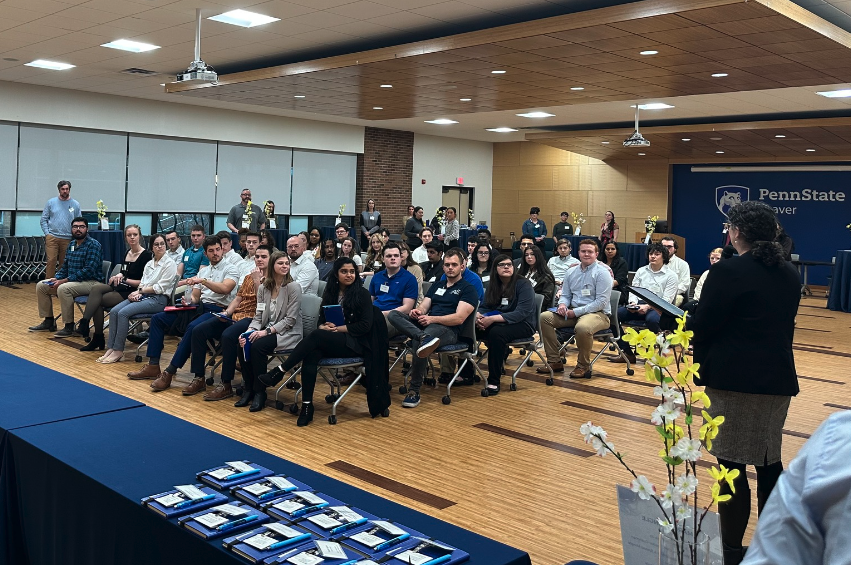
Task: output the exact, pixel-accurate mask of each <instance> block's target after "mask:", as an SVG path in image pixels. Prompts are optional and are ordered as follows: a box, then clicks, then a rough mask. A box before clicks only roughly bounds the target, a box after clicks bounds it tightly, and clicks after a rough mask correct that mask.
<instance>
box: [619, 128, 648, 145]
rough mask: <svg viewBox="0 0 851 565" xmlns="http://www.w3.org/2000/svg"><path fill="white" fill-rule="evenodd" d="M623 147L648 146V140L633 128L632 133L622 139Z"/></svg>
mask: <svg viewBox="0 0 851 565" xmlns="http://www.w3.org/2000/svg"><path fill="white" fill-rule="evenodd" d="M623 146H624V147H650V142H649V141H647V140H646V139H644V136H643V135H641V132H639V131H638V130H635V131H634V132H632V135H630V136H629V137H627V138H626V139H624V140H623Z"/></svg>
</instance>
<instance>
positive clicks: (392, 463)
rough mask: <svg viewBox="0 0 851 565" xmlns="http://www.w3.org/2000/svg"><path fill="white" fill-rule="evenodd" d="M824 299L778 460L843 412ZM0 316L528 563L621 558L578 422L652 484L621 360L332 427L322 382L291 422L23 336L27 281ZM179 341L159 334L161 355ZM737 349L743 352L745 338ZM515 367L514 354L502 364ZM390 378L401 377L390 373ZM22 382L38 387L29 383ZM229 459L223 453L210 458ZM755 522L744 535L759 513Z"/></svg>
mask: <svg viewBox="0 0 851 565" xmlns="http://www.w3.org/2000/svg"><path fill="white" fill-rule="evenodd" d="M824 304H825V300H824V299H823V298H811V297H808V298H805V299H804V300H803V302H802V306H804V307H803V308H802V309H801V318H799V320H798V321H799V324H800V325H801V326H803V327H801V328H799V331H798V332H796V336H795V343H796V345H795V356H796V362H797V368H798V372H799V374H801V375H803V376H805V377H806V378H802V379H801V380H800V387H801V393H800V394H799V395H798V396H797V397H796V398H795V399H793V401H792V405H791V409H790V413H789V417H788V419H787V422H786V430H787V434H786V435H784V438H783V455H784V457H783V459H784V461H785V462H786V463H788V462H789V461H790V460H791V459H792V458H793V457H794V456H795V454H796V453H797V452H798V450H799V449H800V447H801V446H802V445H803V444H804V442H805V441H806V437H808V435H809V434H811V433H812V432H813V431H814V430H815V429H816V428H817V427H818V425H819V423H821V422H822V421H823V420H824V418H826V417H827V416H828V415H829V414H831V413H833V412H836V411H838V410H843V409H848V408H849V407H851V379H849V377H848V369H847V368H848V365H847V364H846V363H847V359H846V357H851V344H849V342H848V336H849V326H851V315H849V314H843V313H837V312H831V311H829V310H826V309H824ZM0 311H2V313H3V318H4V323H3V324H2V325H0V349H2V350H4V351H7V352H9V353H13V354H15V355H18V356H20V357H23V358H25V359H29V360H31V361H34V362H36V363H38V364H40V365H43V366H45V367H49V368H51V369H54V370H57V371H60V372H63V373H65V374H68V375H71V376H73V377H76V378H78V379H81V380H84V381H87V382H90V383H93V384H96V385H98V386H101V387H103V388H105V389H108V390H112V391H114V392H117V393H119V394H123V395H125V396H128V397H130V398H134V399H137V400H139V401H141V402H144V403H146V404H148V405H149V406H152V407H154V408H157V409H160V410H163V411H165V412H168V413H170V414H173V415H175V416H177V417H179V418H182V419H184V420H187V421H190V422H193V423H195V424H198V425H201V426H204V427H206V428H208V429H210V430H213V431H216V432H219V433H222V434H224V435H227V436H229V437H231V438H234V439H236V440H239V441H242V442H245V443H247V444H250V445H252V446H254V447H257V448H260V449H263V450H266V451H268V452H270V453H273V454H275V455H278V456H281V457H284V458H287V459H289V460H292V461H294V462H297V463H299V464H301V465H304V466H305V467H309V468H311V469H314V470H316V471H319V472H322V473H325V474H327V475H329V476H333V477H335V478H337V479H340V480H342V481H346V482H348V483H350V484H353V485H355V486H358V487H360V488H363V489H365V490H368V491H371V492H374V493H376V494H378V495H380V496H384V497H386V498H388V499H391V500H394V501H396V502H399V503H401V504H405V505H407V506H409V507H412V508H415V509H417V510H420V511H422V512H424V513H426V514H429V515H432V516H435V517H437V518H440V519H443V520H446V521H448V522H451V523H453V524H456V525H458V526H461V527H464V528H468V529H470V530H473V531H475V532H478V533H480V534H482V535H485V536H488V537H491V538H494V539H496V540H499V541H502V542H505V543H507V544H510V545H513V546H515V547H518V548H521V549H523V550H525V551H528V552H529V553H530V555H531V556H532V561H533V563H535V565H562V564H564V563H566V562H567V561H570V560H571V559H582V558H585V559H591V560H594V561H597V562H599V563H605V564H613V565H617V564H621V563H623V556H622V551H621V543H620V529H619V523H618V513H617V500H616V495H615V485H616V484H618V483H620V484H628V483H629V481H628V475H627V473H626V471H625V470H623V469H622V468H621V467H620V466H619V465H618V463H617V461H616V460H615V459H613V458H612V457H606V458H602V459H601V458H598V457H594V456H591V457H589V456H588V453H589V452H590V448H589V446H587V445H586V444H585V443H584V442H583V440H582V437H581V436H580V435H579V426H580V425H581V424H582V423H584V422H586V421H588V420H592V421H593V422H594V423H596V424H600V425H602V426H604V427H605V428H606V430H608V432H609V437H610V439H611V440H612V441H613V442H614V443H615V445H616V446H617V447H618V448H619V449H620V450H621V451H623V452H626V454H627V458H628V461H629V462H630V463H631V464H632V465H633V466H634V468H636V469H637V470H638V472H641V473H645V474H647V475H648V476H650V478H651V480H655V481H661V480H662V476H663V467H662V466H661V462H660V461H659V460H658V458H657V457H656V453H657V452H658V449H659V446H658V445H657V444H656V442H655V437H656V432H655V431H654V429H653V427H652V426H650V425H648V419H649V416H650V412H651V411H652V407H653V406H655V405H656V402H655V400H653V397H652V391H651V389H650V388H649V387H648V386H647V383H646V382H645V381H644V376H643V371H641V370H639V371H637V372H636V373H637V374H636V375H635V376H634V377H627V376H626V375H625V374H624V372H623V366H622V365H613V364H610V363H607V362H605V361H603V360H601V361H600V362H598V364H597V365H596V366H595V374H596V375H597V376H595V378H593V379H591V380H590V381H580V382H570V381H569V380H567V379H562V378H557V379H556V384H557V385H559V386H552V387H548V386H546V385H545V384H544V383H543V379H541V378H539V375H537V374H535V373H534V367H526V368H524V370H523V372H522V373H521V374H520V378H519V379H518V390H517V391H516V392H509V391H508V387H507V382H508V381H507V378H506V380H505V381H504V383H505V385H506V386H504V388H503V391H504V392H502V393H501V394H500V395H499V396H497V397H495V398H482V397H481V396H480V394H479V391H480V389H479V387H469V388H462V387H456V388H455V389H453V395H452V398H453V400H452V404H451V405H449V406H444V405H443V404H442V403H441V402H440V398H441V397H442V396H443V394H444V392H443V391H442V390H441V389H437V390H433V389H430V388H427V387H426V388H424V390H423V400H422V403H421V404H420V406H419V407H418V408H416V409H413V410H408V409H403V408H402V407H401V396H400V395H399V394H398V393H397V392H395V391H394V392H393V393H392V396H393V406H392V407H391V409H390V412H391V414H390V417H389V418H377V419H375V420H372V419H370V418H369V415H368V412H367V409H366V399H365V397H364V395H363V394H362V393H361V392H360V391H353V393H352V394H351V395H349V396H348V397H347V398H346V399H345V401H344V403H343V404H342V405H341V408H340V410H339V424H337V425H336V426H330V425H328V423H327V416H328V414H329V413H330V409H329V407H328V406H327V405H325V404H324V403H323V402H322V397H323V396H324V394H325V389H324V388H323V387H322V386H318V387H317V395H316V400H317V409H316V416H315V420H314V422H313V423H312V424H311V425H310V426H308V427H306V428H297V427H296V426H295V418H294V417H293V416H291V415H290V414H289V413H288V412H280V411H278V410H275V409H273V408H271V407H269V408H267V409H266V410H263V411H262V412H259V413H256V414H251V413H249V412H248V411H247V410H245V409H242V410H238V409H235V408H233V400H226V401H222V402H204V401H203V400H202V399H201V395H198V396H194V397H183V396H182V395H181V394H180V389H181V386H182V384H185V383H188V381H189V378H190V377H189V374H188V372H186V371H181V372H180V373H178V380H179V381H180V382H178V383H177V386H175V387H173V388H172V389H170V390H168V391H166V392H162V393H153V392H152V391H151V389H150V388H149V386H148V382H147V381H142V382H140V381H130V380H128V379H127V378H126V376H125V374H126V373H127V372H128V371H131V370H135V369H136V368H137V367H138V366H139V365H137V364H136V363H134V362H132V360H131V361H130V362H123V363H117V364H114V365H99V364H97V363H95V362H94V360H95V359H96V358H97V357H98V356H99V355H100V353H99V352H93V353H82V352H78V351H75V348H76V347H79V346H81V345H82V344H83V341H82V340H81V339H79V338H75V339H65V340H56V339H54V338H53V337H52V335H50V334H43V333H40V334H32V333H28V332H27V329H26V328H27V326H30V325H34V324H36V323H38V321H39V320H38V318H37V310H36V300H35V285H33V284H28V285H27V284H25V285H20V287H19V288H18V289H13V288H9V287H0ZM56 311H57V313H58V305H57V306H56ZM811 330H820V331H811ZM176 343H177V342H176V340H174V339H169V340H168V341H167V343H166V351H165V354H164V357H163V363H166V362H167V361H168V358H169V357H170V355H171V354H172V352H173V351H174V348H175V345H176ZM128 345H129V344H128ZM131 353H132V351H131V350H130V349H128V356H129V355H130V354H131ZM742 354H743V355H747V345H746V344H743V352H742ZM571 357H572V355H571ZM572 360H573V359H572V358H569V359H568V362H570V361H572ZM518 363H519V359H518V357H517V353H516V352H515V354H514V355H513V356H512V359H510V361H509V366H510V367H512V368H514V367H516V366H517V364H518ZM163 366H164V365H163ZM512 370H513V369H512ZM0 371H2V368H0ZM391 382H392V383H393V385H394V387H398V386H399V385H400V384H401V377H400V373H399V372H398V370H397V371H396V372H394V374H392V375H391ZM20 386H27V387H33V388H34V389H36V390H37V389H38V383H37V382H31V383H28V382H22V383H20ZM43 394H50V391H49V390H46V391H43ZM291 398H292V397H291V396H287V397H286V398H285V400H286V401H287V402H291ZM152 433H154V432H153V430H152ZM722 433H723V429H722ZM227 457H228V455H227V454H226V453H222V454H221V457H220V458H221V459H223V460H224V459H226V458H227ZM701 488H704V486H703V485H702V487H701ZM706 490H707V489H704V490H703V491H701V493H704V492H705V491H706ZM703 496H704V500H705V498H706V494H704V495H703ZM754 507H755V504H754ZM751 522H752V526H751V528H750V530H749V532H748V538H749V537H750V535H751V534H752V529H753V524H754V523H755V522H756V510H755V509H754V512H753V517H752V520H751ZM468 549H472V548H468Z"/></svg>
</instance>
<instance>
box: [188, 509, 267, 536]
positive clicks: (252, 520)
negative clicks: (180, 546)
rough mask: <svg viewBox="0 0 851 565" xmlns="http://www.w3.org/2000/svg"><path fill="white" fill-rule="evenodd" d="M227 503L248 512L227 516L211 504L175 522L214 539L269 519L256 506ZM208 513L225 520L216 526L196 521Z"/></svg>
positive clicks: (255, 525)
mask: <svg viewBox="0 0 851 565" xmlns="http://www.w3.org/2000/svg"><path fill="white" fill-rule="evenodd" d="M228 505H230V506H237V507H239V508H244V509H245V510H247V511H248V512H247V513H246V514H243V515H240V516H228V515H227V514H225V513H223V512H219V511H217V510H216V508H218V507H217V506H213V507H210V508H207V509H206V510H202V511H200V512H195V513H194V514H190V515H189V516H184V517H182V518H178V519H177V523H178V524H180V525H181V526H183V527H184V528H186V529H187V530H189V531H190V532H193V533H195V534H198V535H199V536H201V537H202V538H204V539H216V538H220V537H223V536H227V535H232V534H235V533H237V532H241V531H244V530H246V529H249V528H256V527H257V526H259V525H260V524H265V523H266V522H268V521H269V519H270V518H269V516H267V515H266V514H264V513H263V512H260V511H259V510H257V509H256V508H253V507H251V506H249V505H247V504H244V503H242V502H230V503H228ZM209 514H215V515H217V516H220V517H221V518H224V519H226V520H227V521H226V522H225V523H223V524H222V525H219V526H217V527H209V526H206V525H204V524H202V523H201V522H199V521H198V518H201V517H203V516H206V515H209Z"/></svg>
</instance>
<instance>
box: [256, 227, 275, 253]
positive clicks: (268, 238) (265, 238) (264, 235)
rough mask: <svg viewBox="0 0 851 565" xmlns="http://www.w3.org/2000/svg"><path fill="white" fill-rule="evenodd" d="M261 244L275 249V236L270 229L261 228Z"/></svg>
mask: <svg viewBox="0 0 851 565" xmlns="http://www.w3.org/2000/svg"><path fill="white" fill-rule="evenodd" d="M258 233H259V234H260V245H265V246H266V247H269V248H270V249H275V238H274V236H273V235H272V233H271V232H270V231H269V230H260V231H259V232H258Z"/></svg>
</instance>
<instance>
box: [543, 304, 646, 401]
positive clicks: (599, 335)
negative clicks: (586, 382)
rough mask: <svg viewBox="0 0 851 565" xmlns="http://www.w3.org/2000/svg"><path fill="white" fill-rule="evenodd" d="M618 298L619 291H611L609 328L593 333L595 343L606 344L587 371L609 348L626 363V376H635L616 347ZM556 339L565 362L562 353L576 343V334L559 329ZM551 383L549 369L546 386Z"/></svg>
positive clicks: (551, 378) (617, 338)
mask: <svg viewBox="0 0 851 565" xmlns="http://www.w3.org/2000/svg"><path fill="white" fill-rule="evenodd" d="M620 298H621V292H620V291H619V290H613V291H612V293H611V295H610V298H609V304H610V305H611V309H612V313H611V314H609V327H608V328H606V329H604V330H600V331H599V332H595V333H594V339H595V340H597V341H603V342H605V343H606V345H604V346H603V348H602V349H600V351H598V352H597V354H596V355H595V356H594V358H593V359H592V360H591V366H590V367H589V368H588V370H589V371H591V370H592V369H593V368H594V363H596V362H597V359H599V358H600V356H601V355H603V353H605V351H606V349H607V348H609V349H612V350H613V351H617V352H618V356H619V357H620V358H621V359H623V360H624V361H625V362H626V374H627V375H629V376H632V375H634V374H635V371H634V370H633V369H632V367H631V366H630V362H629V359H627V358H626V355H625V354H624V352H623V350H622V349H621V348H620V345H618V340H619V339H620V338H621V329H620V324H619V323H618V308H617V304H618V302H619V301H620ZM556 337H557V338H558V340H559V341H560V342H562V346H561V348H560V349H559V351H558V352H559V355H560V356H562V362H565V361H566V359H565V357H564V355H563V354H564V351H565V350H566V349H567V347H568V346H569V345H571V344H573V343H576V333H575V332H574V329H573V328H559V329H557V330H556ZM547 367H548V368H549V364H547ZM552 381H553V371H552V369H551V368H550V378H549V379H547V384H548V385H552V384H553V382H552Z"/></svg>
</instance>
